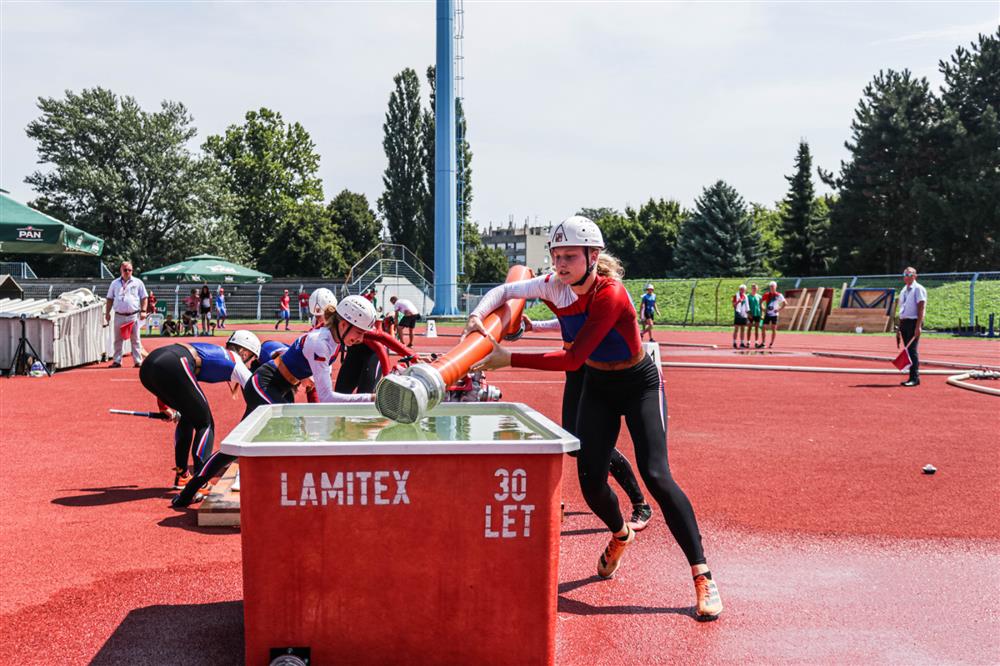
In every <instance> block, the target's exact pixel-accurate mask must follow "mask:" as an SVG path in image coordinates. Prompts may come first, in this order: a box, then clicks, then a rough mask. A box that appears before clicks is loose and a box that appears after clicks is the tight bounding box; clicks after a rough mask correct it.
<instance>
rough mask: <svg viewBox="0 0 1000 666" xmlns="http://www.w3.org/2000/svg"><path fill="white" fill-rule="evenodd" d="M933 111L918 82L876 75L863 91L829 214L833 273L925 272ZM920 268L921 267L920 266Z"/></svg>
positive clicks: (934, 154)
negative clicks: (919, 269) (907, 269)
mask: <svg viewBox="0 0 1000 666" xmlns="http://www.w3.org/2000/svg"><path fill="white" fill-rule="evenodd" d="M940 115H941V113H940V105H939V104H938V103H937V101H936V100H935V99H934V96H933V95H932V94H931V92H930V87H929V84H928V83H927V80H926V79H924V78H920V79H916V78H914V77H913V75H912V74H910V72H909V71H907V70H904V71H903V72H895V71H892V70H889V71H887V72H879V73H878V75H877V76H876V77H875V78H874V79H873V80H872V82H871V83H869V84H868V85H867V86H866V87H865V90H864V97H863V98H862V100H861V101H860V102H859V104H858V108H857V110H856V111H855V118H854V121H853V122H852V123H851V140H850V141H848V142H846V143H845V144H844V145H845V146H846V147H847V149H848V150H849V151H850V153H851V158H850V160H849V161H847V162H842V163H841V166H840V174H839V176H837V177H836V178H834V177H832V176H831V175H830V174H825V173H821V176H822V177H823V180H824V181H825V182H826V183H827V184H829V185H831V186H832V187H834V188H835V189H836V190H837V194H838V200H837V203H836V205H835V206H834V207H833V209H832V210H831V211H830V235H831V242H832V243H833V244H834V245H835V246H836V248H837V256H836V266H837V268H836V270H840V271H844V272H847V273H879V272H895V271H897V270H901V269H902V268H903V267H905V266H907V265H914V266H923V267H927V266H929V265H930V264H931V263H933V262H932V261H931V260H932V258H933V250H932V247H931V245H930V244H929V243H928V238H927V230H928V229H931V228H933V227H934V226H935V225H936V224H940V220H941V217H942V212H943V211H942V207H941V205H940V195H939V193H940V189H941V184H940V171H941V156H942V128H941V123H940ZM925 269H926V268H925Z"/></svg>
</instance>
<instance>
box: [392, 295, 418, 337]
mask: <svg viewBox="0 0 1000 666" xmlns="http://www.w3.org/2000/svg"><path fill="white" fill-rule="evenodd" d="M389 304H390V305H392V307H393V308H395V311H396V313H397V314H398V315H400V318H399V323H398V324H397V325H396V338H398V339H399V341H400V342H404V341H403V330H404V329H405V330H406V331H407V332H408V333H409V335H410V340H409V342H404V344H406V346H407V347H413V329H414V327H415V326H416V325H417V319H419V318H420V310H418V309H417V306H416V305H414V304H413V303H412V302H411V301H408V300H406V299H405V298H396V297H395V296H393V297H392V298H390V299H389Z"/></svg>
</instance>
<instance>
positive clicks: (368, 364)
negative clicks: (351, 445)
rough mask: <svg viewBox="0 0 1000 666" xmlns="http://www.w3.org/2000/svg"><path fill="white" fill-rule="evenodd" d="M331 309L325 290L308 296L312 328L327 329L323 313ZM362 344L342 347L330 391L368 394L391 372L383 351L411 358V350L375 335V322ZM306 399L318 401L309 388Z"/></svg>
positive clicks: (331, 298)
mask: <svg viewBox="0 0 1000 666" xmlns="http://www.w3.org/2000/svg"><path fill="white" fill-rule="evenodd" d="M365 300H366V301H368V302H369V303H372V299H370V298H368V297H365ZM331 305H333V306H336V305H337V299H336V297H335V296H334V295H333V292H332V291H330V290H329V289H326V288H319V289H317V290H315V291H313V293H312V294H311V295H310V296H309V313H310V314H311V315H312V317H313V328H321V327H323V326H326V325H327V320H326V315H327V313H329V312H332V311H335V308H334V309H333V310H331V309H330V306H331ZM372 307H373V308H374V307H375V304H374V303H372ZM376 319H377V318H376ZM363 342H364V344H363V345H351V346H348V347H346V351H345V353H343V354H342V355H341V358H342V361H341V366H340V370H339V371H338V372H337V380H336V384H335V385H334V387H333V390H334V392H336V393H354V392H355V391H357V392H359V393H371V392H372V391H374V390H375V384H377V383H378V380H379V379H381V378H382V377H383V376H385V375H387V374H389V372H390V371H391V370H392V364H391V363H390V361H389V352H388V350H387V349H386V348H387V347H388V348H389V349H391V350H392V351H394V352H396V353H397V354H399V355H400V356H402V357H406V356H413V355H414V352H413V350H411V349H410V348H409V347H407V346H405V345H404V344H403V343H402V342H400V341H398V340H396V338H394V337H392V336H390V335H386V334H385V333H382V332H381V331H379V330H378V323H377V322H376V325H375V328H373V329H372V330H370V331H367V332H366V333H365V335H364V340H363ZM306 399H307V400H308V401H309V402H319V401H320V400H319V396H318V394H317V393H316V391H315V389H313V388H312V387H309V388H307V389H306Z"/></svg>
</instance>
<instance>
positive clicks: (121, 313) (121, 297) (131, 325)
mask: <svg viewBox="0 0 1000 666" xmlns="http://www.w3.org/2000/svg"><path fill="white" fill-rule="evenodd" d="M119 270H120V271H121V276H120V277H117V278H115V279H114V280H112V282H111V285H110V286H109V287H108V296H107V303H106V304H105V306H104V321H105V323H111V311H112V310H114V312H115V320H114V336H115V355H114V358H113V359H112V362H111V366H110V367H112V368H120V367H122V344H123V343H124V342H125V338H126V337H128V338H129V340H130V342H131V345H132V360H133V361H134V362H135V367H137V368H138V367H140V366H141V365H142V342H141V341H140V339H139V333H140V331H139V322H140V321H142V320H143V319H145V318H146V306H147V303H148V298H149V295H148V294H147V293H146V285H144V284H143V283H142V280H140V279H139V278H137V277H134V276H133V275H132V262H129V261H125V262H122V265H121V266H120V267H119Z"/></svg>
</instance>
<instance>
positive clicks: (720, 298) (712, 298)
mask: <svg viewBox="0 0 1000 666" xmlns="http://www.w3.org/2000/svg"><path fill="white" fill-rule="evenodd" d="M769 281H770V278H747V279H743V280H741V279H739V278H723V279H721V280H720V279H709V280H625V287H626V289H628V292H629V295H630V296H631V297H632V302H633V303H635V304H638V303H639V299H640V298H641V297H642V294H643V293H644V290H645V286H646V284H648V283H649V282H652V284H653V286H654V287H655V288H656V304H657V306H658V307H659V310H660V314H659V316H658V317H657V318H656V323H657V324H680V323H682V322H684V321H685V315H686V313H687V312H688V304H689V300H690V299H691V289H692V287H694V317H693V319H692V318H691V316H690V315H689V316H687V323H688V324H693V325H696V326H722V327H728V324H729V322H731V321H732V305H731V303H732V297H733V294H735V293H736V291H737V289H738V288H739V286H740V285H741V284H746V285H747V286H748V287H749V286H750V284H752V283H754V282H756V283H757V285H758V286H759V287H760V288H761V291H764V288H765V287H766V286H767V283H768V282H769ZM777 282H778V288H779V289H781V290H785V289H790V288H791V287H792V286H793V284H794V283H793V282H791V281H784V280H780V279H779V280H777ZM829 282H833V283H836V282H837V281H836V279H831V280H830V281H829ZM922 284H923V285H924V286H925V287H927V300H928V306H927V316H926V327H927V328H929V329H938V328H953V327H955V326H957V325H958V322H959V320H961V321H962V322H963V323H964V324H968V321H969V284H970V283H969V281H968V280H966V281H964V282H935V281H934V280H933V279H931V280H927V281H926V282H922ZM842 285H843V282H842V281H841V282H840V283H837V284H813V283H812V282H810V283H809V284H808V285H807V286H809V287H815V286H827V287H831V288H833V291H834V294H833V299H834V300H833V304H834V307H837V306H839V305H840V295H841V287H842ZM804 286H805V285H804ZM856 286H858V287H862V286H866V287H881V288H896V289H898V288H899V287H900V286H902V282H901V281H899V282H898V283H894V282H891V281H888V282H887V283H886V284H865V285H860V284H859V285H856ZM897 295H898V291H897ZM991 312H993V313H996V315H997V317H998V318H1000V281H986V282H984V281H978V282H977V283H976V313H977V315H978V316H979V319H980V323H981V324H982V325H984V326H985V325H986V321H987V318H988V316H989V313H991ZM527 314H528V316H529V317H532V318H533V319H548V318H549V317H550V316H551V314H550V312H549V309H548V308H547V307H545V306H544V305H542V304H540V303H539V304H536V305H534V306H532V307H531V308H529V309H528V311H527ZM997 326H1000V321H998V322H997Z"/></svg>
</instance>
